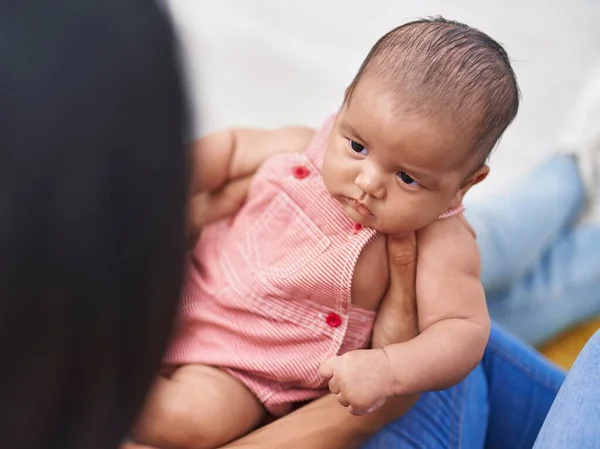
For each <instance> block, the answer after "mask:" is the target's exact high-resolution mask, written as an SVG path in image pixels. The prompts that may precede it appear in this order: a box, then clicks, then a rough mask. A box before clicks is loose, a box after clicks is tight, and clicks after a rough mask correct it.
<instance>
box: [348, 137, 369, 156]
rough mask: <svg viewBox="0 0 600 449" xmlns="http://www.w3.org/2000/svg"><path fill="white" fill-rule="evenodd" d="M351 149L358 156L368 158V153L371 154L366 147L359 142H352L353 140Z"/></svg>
mask: <svg viewBox="0 0 600 449" xmlns="http://www.w3.org/2000/svg"><path fill="white" fill-rule="evenodd" d="M350 148H351V149H352V151H354V152H355V153H356V154H360V155H361V156H366V155H367V153H368V152H369V150H367V149H366V148H365V146H364V145H362V144H360V143H358V142H357V141H355V140H352V139H350Z"/></svg>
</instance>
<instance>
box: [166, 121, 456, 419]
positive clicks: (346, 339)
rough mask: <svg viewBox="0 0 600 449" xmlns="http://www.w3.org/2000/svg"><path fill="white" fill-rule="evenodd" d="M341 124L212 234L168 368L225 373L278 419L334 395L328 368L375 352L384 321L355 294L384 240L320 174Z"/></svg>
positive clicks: (258, 186)
mask: <svg viewBox="0 0 600 449" xmlns="http://www.w3.org/2000/svg"><path fill="white" fill-rule="evenodd" d="M333 121H334V118H330V119H329V120H328V121H327V122H326V123H325V125H324V126H323V128H322V129H321V130H320V131H319V132H318V133H317V134H316V135H315V137H314V139H313V141H312V142H311V144H310V145H309V147H308V149H307V150H306V152H304V153H302V154H284V155H277V156H274V157H271V158H269V159H268V160H267V161H266V162H265V163H264V164H263V165H262V167H261V168H260V169H259V171H258V172H257V173H256V176H255V178H254V180H253V183H252V186H251V188H250V191H249V194H248V200H247V203H246V204H245V206H244V207H243V208H242V209H241V210H240V211H239V212H238V214H237V215H236V216H235V218H234V219H232V220H227V221H221V222H219V223H217V224H214V225H212V226H210V227H207V228H206V229H204V232H203V234H202V237H201V239H200V241H199V242H198V245H197V246H196V248H195V250H194V254H193V256H192V262H191V264H190V265H189V271H188V273H187V275H186V280H185V284H184V289H183V298H182V304H181V311H180V321H179V323H178V333H177V335H176V336H175V337H174V340H173V342H172V344H171V346H170V348H169V350H168V352H167V354H166V359H165V363H167V364H190V363H200V364H205V365H211V366H217V367H220V368H222V369H223V370H225V371H226V372H228V373H229V374H231V375H232V376H234V377H236V378H237V379H239V380H240V381H241V382H243V383H244V384H245V385H246V387H247V388H248V389H249V390H250V391H251V392H252V393H253V394H254V395H255V396H256V397H257V398H258V399H259V401H261V402H262V403H263V405H264V406H265V408H266V409H267V410H268V411H269V412H270V413H271V414H273V415H275V416H281V415H284V414H286V413H288V412H289V411H291V409H292V408H293V407H294V405H295V404H297V403H300V402H304V401H307V400H310V399H314V398H316V397H319V396H322V395H323V394H324V393H325V392H326V383H325V382H323V379H322V378H321V376H320V375H319V373H318V368H319V366H320V365H321V363H322V362H324V361H325V360H326V359H328V358H330V357H333V356H335V355H339V354H343V353H344V352H347V351H350V350H354V349H359V348H365V347H367V346H368V345H369V341H370V337H371V331H372V328H373V322H374V318H375V312H374V311H370V310H366V309H363V308H360V307H357V306H355V305H353V304H352V303H351V301H350V293H351V285H352V276H353V272H354V266H355V264H356V262H357V260H358V257H359V255H360V253H361V251H362V250H363V249H364V248H365V246H366V245H368V244H369V242H371V241H372V240H373V238H374V237H375V236H376V235H377V232H376V231H375V230H373V229H370V228H366V227H365V228H363V227H362V226H361V225H358V224H356V223H354V222H352V221H351V220H350V219H349V218H348V217H347V216H346V215H345V214H344V212H343V211H342V207H341V206H340V204H339V203H338V202H337V201H336V200H334V199H333V198H332V197H331V196H330V195H329V194H328V192H327V190H326V189H325V186H324V184H323V180H322V178H321V174H320V169H321V162H322V160H323V155H324V152H325V148H326V146H327V138H328V136H329V133H330V131H331V128H332V126H333ZM445 215H448V213H447V214H445Z"/></svg>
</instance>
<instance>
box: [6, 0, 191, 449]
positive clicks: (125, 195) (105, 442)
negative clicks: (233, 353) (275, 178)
mask: <svg viewBox="0 0 600 449" xmlns="http://www.w3.org/2000/svg"><path fill="white" fill-rule="evenodd" d="M185 115H186V114H185V105H184V99H183V92H182V87H181V84H180V78H179V73H178V64H177V57H176V54H175V45H174V40H173V35H172V30H171V26H170V24H169V22H168V20H167V18H166V17H164V16H163V14H162V13H161V11H160V10H159V9H158V8H157V6H156V5H155V4H154V3H153V2H152V1H148V0H54V1H47V0H40V1H32V0H19V1H7V2H0V359H1V360H2V367H1V370H0V404H1V406H0V445H1V446H2V447H6V448H14V449H30V448H31V449H33V448H36V449H38V448H40V449H41V448H43V449H52V448H60V449H69V448H77V449H95V448H98V449H111V448H115V447H117V445H118V443H119V441H121V440H122V439H123V438H124V436H125V435H126V434H127V432H128V430H129V428H130V426H131V425H132V421H133V419H134V417H135V414H136V413H137V411H138V410H139V408H140V407H141V405H142V402H143V399H144V396H145V394H146V391H147V389H148V387H149V385H150V382H151V380H152V378H153V376H154V374H155V373H156V370H157V367H158V366H159V362H160V358H161V356H162V353H163V351H164V348H165V345H166V342H167V340H168V338H169V335H170V330H171V326H172V322H173V317H174V313H175V309H176V305H177V300H178V296H179V289H180V284H181V276H182V264H183V261H184V235H183V230H184V201H185V193H186V176H187V174H186V172H185V161H184V159H185V158H184V149H183V145H184V138H185V132H186V129H185V124H186V123H185Z"/></svg>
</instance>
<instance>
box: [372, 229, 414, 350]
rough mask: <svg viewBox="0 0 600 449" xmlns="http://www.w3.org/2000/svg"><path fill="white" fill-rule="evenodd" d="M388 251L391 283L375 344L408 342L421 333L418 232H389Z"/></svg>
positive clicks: (385, 344)
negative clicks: (396, 233)
mask: <svg viewBox="0 0 600 449" xmlns="http://www.w3.org/2000/svg"><path fill="white" fill-rule="evenodd" d="M387 253H388V263H389V270H390V285H389V287H388V291H387V293H386V295H385V297H384V299H383V301H382V304H381V308H380V312H379V315H378V317H377V325H376V329H377V332H376V335H374V339H373V347H385V346H387V345H389V344H393V343H398V342H402V341H407V340H410V339H412V338H414V337H415V336H416V335H417V334H418V321H417V302H416V293H415V279H416V266H417V253H418V250H417V241H416V236H415V233H414V232H413V233H410V234H407V235H406V236H401V237H399V236H392V235H388V236H387Z"/></svg>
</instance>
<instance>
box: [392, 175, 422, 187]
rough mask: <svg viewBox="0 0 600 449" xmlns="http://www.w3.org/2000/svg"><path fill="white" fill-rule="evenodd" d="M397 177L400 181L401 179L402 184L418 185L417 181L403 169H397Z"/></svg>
mask: <svg viewBox="0 0 600 449" xmlns="http://www.w3.org/2000/svg"><path fill="white" fill-rule="evenodd" d="M396 176H398V178H400V181H402V182H403V183H404V184H406V185H408V186H411V187H418V186H419V183H418V182H417V181H415V180H414V179H412V178H411V177H410V176H409V175H408V174H407V173H406V172H405V171H399V172H398V173H397V175H396Z"/></svg>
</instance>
